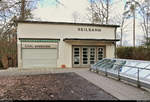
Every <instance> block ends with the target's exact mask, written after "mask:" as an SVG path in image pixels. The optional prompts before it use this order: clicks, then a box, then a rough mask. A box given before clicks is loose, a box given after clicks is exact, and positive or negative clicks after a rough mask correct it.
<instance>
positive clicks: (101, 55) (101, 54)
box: [97, 47, 104, 60]
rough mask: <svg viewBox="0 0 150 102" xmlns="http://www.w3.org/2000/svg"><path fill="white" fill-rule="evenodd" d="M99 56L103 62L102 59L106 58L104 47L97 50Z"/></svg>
mask: <svg viewBox="0 0 150 102" xmlns="http://www.w3.org/2000/svg"><path fill="white" fill-rule="evenodd" d="M97 53H98V54H97V56H98V58H97V59H98V60H101V59H103V57H104V48H102V47H100V48H98V49H97Z"/></svg>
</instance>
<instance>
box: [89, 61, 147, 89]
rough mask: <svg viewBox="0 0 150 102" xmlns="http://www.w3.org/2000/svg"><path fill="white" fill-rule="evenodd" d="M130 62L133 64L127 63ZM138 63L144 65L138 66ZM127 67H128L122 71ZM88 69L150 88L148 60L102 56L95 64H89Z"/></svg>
mask: <svg viewBox="0 0 150 102" xmlns="http://www.w3.org/2000/svg"><path fill="white" fill-rule="evenodd" d="M132 63H135V64H134V65H128V64H132ZM143 63H144V64H146V65H144V64H143ZM140 64H141V65H144V66H143V67H138V65H140ZM127 67H128V68H129V69H128V70H126V71H124V70H125V68H127ZM133 69H134V70H133ZM89 70H90V71H94V72H97V73H99V72H102V73H104V74H105V75H106V76H112V77H115V78H117V79H118V80H125V81H127V82H131V83H134V84H137V86H138V87H146V88H150V77H149V76H150V61H140V60H128V59H115V58H112V59H111V58H104V59H102V60H100V61H99V62H97V63H96V64H94V65H91V68H90V69H89ZM131 71H132V72H131ZM142 71H143V72H142ZM144 71H145V72H146V73H145V72H144Z"/></svg>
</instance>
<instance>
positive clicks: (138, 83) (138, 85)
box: [137, 68, 140, 88]
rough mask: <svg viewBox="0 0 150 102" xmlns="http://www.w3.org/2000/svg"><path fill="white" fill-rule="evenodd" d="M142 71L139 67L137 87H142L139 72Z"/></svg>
mask: <svg viewBox="0 0 150 102" xmlns="http://www.w3.org/2000/svg"><path fill="white" fill-rule="evenodd" d="M139 72H140V70H139V68H138V75H137V87H139V88H140V77H139V74H140V73H139Z"/></svg>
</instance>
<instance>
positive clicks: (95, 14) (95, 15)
mask: <svg viewBox="0 0 150 102" xmlns="http://www.w3.org/2000/svg"><path fill="white" fill-rule="evenodd" d="M111 1H112V0H90V7H89V8H88V10H89V11H90V14H91V21H92V23H101V24H108V23H109V12H110V11H109V9H110V7H111V5H110V2H111Z"/></svg>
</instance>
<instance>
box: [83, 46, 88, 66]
mask: <svg viewBox="0 0 150 102" xmlns="http://www.w3.org/2000/svg"><path fill="white" fill-rule="evenodd" d="M82 64H83V65H87V64H88V48H87V47H83V48H82Z"/></svg>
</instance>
